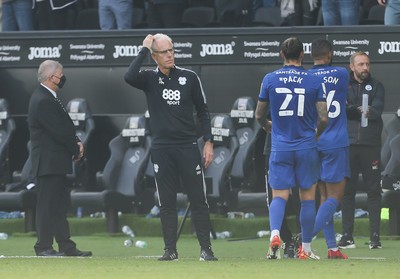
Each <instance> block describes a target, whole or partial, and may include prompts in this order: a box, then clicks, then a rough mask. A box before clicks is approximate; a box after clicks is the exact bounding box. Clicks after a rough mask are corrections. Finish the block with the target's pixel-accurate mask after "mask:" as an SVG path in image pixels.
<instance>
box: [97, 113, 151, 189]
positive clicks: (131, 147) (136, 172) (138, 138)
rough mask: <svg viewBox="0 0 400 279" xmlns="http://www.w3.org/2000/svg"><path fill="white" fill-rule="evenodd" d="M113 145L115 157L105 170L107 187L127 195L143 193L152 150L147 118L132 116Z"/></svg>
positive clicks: (111, 146)
mask: <svg viewBox="0 0 400 279" xmlns="http://www.w3.org/2000/svg"><path fill="white" fill-rule="evenodd" d="M109 148H110V151H111V156H110V159H109V160H108V162H107V163H106V166H105V167H104V170H103V177H102V181H103V186H104V187H105V188H106V189H110V190H115V191H117V192H119V193H121V194H124V195H127V196H137V195H140V194H141V192H142V190H143V188H144V172H145V170H146V166H147V162H148V158H149V150H150V138H149V137H148V136H147V135H146V119H145V117H144V116H143V115H132V116H131V117H129V118H128V119H127V121H126V124H125V127H124V129H123V130H122V132H121V134H120V135H118V136H117V137H115V138H114V139H112V140H111V142H110V144H109Z"/></svg>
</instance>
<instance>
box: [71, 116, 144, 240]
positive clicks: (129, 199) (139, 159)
mask: <svg viewBox="0 0 400 279" xmlns="http://www.w3.org/2000/svg"><path fill="white" fill-rule="evenodd" d="M145 123H146V120H145V117H144V116H143V115H132V116H131V117H129V118H128V120H127V121H126V124H125V128H124V129H123V130H122V132H121V134H119V135H118V136H116V137H115V138H113V139H112V140H111V141H110V144H109V148H110V151H111V156H110V158H109V160H108V161H107V163H106V165H105V167H104V170H103V172H101V173H98V174H97V181H98V184H99V185H98V188H102V189H104V190H103V191H102V192H72V193H71V202H72V207H74V208H77V207H83V208H85V209H91V210H101V211H105V212H106V219H107V230H108V232H110V233H115V232H117V231H119V229H118V211H123V212H134V211H135V210H136V209H137V207H138V206H139V205H140V202H141V198H142V194H143V192H144V173H145V170H146V166H147V162H148V159H149V150H150V138H149V137H148V136H146V134H145V128H146V127H145V126H146V124H145Z"/></svg>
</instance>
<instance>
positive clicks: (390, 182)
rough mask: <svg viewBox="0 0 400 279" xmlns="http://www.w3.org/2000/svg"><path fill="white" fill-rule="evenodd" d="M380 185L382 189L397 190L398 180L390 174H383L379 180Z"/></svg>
mask: <svg viewBox="0 0 400 279" xmlns="http://www.w3.org/2000/svg"><path fill="white" fill-rule="evenodd" d="M381 187H382V191H383V192H386V191H393V190H395V191H399V190H400V180H398V179H397V178H396V177H393V176H391V175H385V176H383V177H382V180H381Z"/></svg>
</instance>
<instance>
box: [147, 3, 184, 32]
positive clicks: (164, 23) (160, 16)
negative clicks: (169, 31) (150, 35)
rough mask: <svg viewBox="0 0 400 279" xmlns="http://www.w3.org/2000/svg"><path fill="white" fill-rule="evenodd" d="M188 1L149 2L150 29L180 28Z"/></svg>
mask: <svg viewBox="0 0 400 279" xmlns="http://www.w3.org/2000/svg"><path fill="white" fill-rule="evenodd" d="M186 7H187V1H186V0H148V7H147V22H148V24H149V28H178V27H180V25H181V19H182V14H183V11H184V9H185V8H186Z"/></svg>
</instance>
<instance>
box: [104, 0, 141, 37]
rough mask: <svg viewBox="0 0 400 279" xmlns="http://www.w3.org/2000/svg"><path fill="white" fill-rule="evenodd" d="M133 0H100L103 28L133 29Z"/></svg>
mask: <svg viewBox="0 0 400 279" xmlns="http://www.w3.org/2000/svg"><path fill="white" fill-rule="evenodd" d="M132 10H133V0H99V20H100V28H101V29H102V30H111V29H118V30H122V29H132V14H133V12H132Z"/></svg>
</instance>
